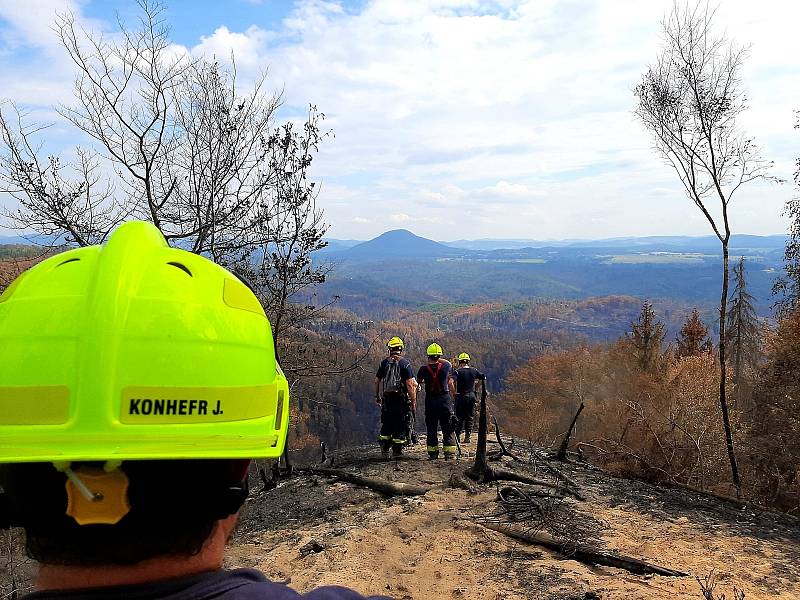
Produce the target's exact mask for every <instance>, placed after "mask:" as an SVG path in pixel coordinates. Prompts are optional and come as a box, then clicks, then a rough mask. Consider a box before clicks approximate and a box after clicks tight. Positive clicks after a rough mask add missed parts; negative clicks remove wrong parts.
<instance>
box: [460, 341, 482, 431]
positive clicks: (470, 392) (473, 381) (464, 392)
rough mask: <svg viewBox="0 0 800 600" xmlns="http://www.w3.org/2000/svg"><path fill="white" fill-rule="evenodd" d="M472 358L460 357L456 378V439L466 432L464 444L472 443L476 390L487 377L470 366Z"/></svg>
mask: <svg viewBox="0 0 800 600" xmlns="http://www.w3.org/2000/svg"><path fill="white" fill-rule="evenodd" d="M470 360H471V359H470V356H469V354H467V353H466V352H462V353H461V354H459V355H458V368H457V369H456V370H455V373H454V377H453V379H455V387H456V402H455V403H456V418H457V422H456V432H455V434H456V437H458V436H460V435H461V431H462V430H463V431H464V443H465V444H468V443H469V441H470V434H471V433H472V423H473V420H474V415H475V404H476V400H477V398H476V395H475V388H476V387H477V386H478V382H479V381H484V380H485V379H486V375H484V374H483V373H481V372H480V371H478V369H476V368H475V367H473V366H472V365H471V364H470Z"/></svg>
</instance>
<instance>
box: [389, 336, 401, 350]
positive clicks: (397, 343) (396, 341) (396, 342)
mask: <svg viewBox="0 0 800 600" xmlns="http://www.w3.org/2000/svg"><path fill="white" fill-rule="evenodd" d="M386 347H387V348H400V349H401V350H402V349H403V348H404V347H405V344H404V343H403V340H402V339H400V338H399V337H397V336H394V337H392V338H391V339H390V340H389V341H388V342H386Z"/></svg>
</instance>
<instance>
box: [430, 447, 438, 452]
mask: <svg viewBox="0 0 800 600" xmlns="http://www.w3.org/2000/svg"><path fill="white" fill-rule="evenodd" d="M438 451H439V446H428V452H438Z"/></svg>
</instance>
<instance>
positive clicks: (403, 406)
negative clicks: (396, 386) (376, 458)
mask: <svg viewBox="0 0 800 600" xmlns="http://www.w3.org/2000/svg"><path fill="white" fill-rule="evenodd" d="M410 410H411V408H410V403H409V401H408V398H407V397H406V395H405V394H398V393H392V392H388V393H386V394H384V395H383V403H382V404H381V433H380V435H379V436H378V441H379V442H380V445H381V449H383V450H388V449H389V448H391V449H392V450H393V452H394V454H400V453H401V452H402V450H403V445H404V444H405V443H406V441H407V437H408V412H409V411H410Z"/></svg>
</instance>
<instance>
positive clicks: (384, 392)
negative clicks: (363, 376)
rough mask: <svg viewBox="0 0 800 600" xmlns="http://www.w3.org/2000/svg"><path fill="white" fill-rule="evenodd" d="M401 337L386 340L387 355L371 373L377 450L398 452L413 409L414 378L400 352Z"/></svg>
mask: <svg viewBox="0 0 800 600" xmlns="http://www.w3.org/2000/svg"><path fill="white" fill-rule="evenodd" d="M403 347H404V345H403V340H402V339H400V338H399V337H397V336H394V337H392V338H391V339H390V340H389V341H388V342H386V348H387V351H388V353H389V356H388V357H386V358H384V359H383V361H381V364H380V366H379V367H378V371H377V373H375V402H376V403H377V404H379V405H380V406H381V432H380V435H379V437H378V441H379V443H380V446H381V453H382V454H383V456H384V457H387V456H389V450H390V449H391V451H392V455H393V456H400V455H401V454H402V452H403V446H404V445H406V444H407V443H408V441H409V435H410V433H411V432H410V431H409V421H410V418H409V417H410V415H411V414H413V412H414V411H416V409H417V382H416V381H415V380H414V369H413V367H412V366H411V362H410V361H409V360H408V359H407V358H405V357H404V356H402V354H403Z"/></svg>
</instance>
